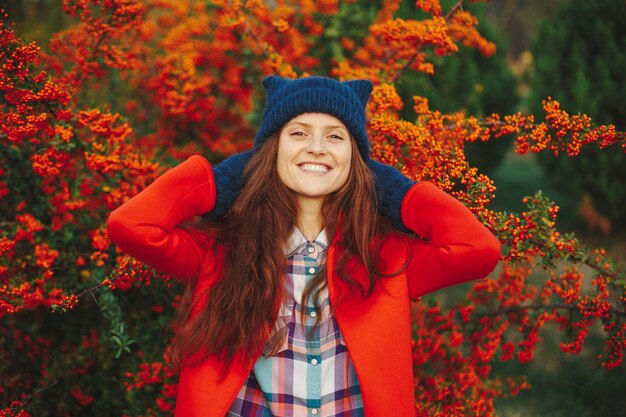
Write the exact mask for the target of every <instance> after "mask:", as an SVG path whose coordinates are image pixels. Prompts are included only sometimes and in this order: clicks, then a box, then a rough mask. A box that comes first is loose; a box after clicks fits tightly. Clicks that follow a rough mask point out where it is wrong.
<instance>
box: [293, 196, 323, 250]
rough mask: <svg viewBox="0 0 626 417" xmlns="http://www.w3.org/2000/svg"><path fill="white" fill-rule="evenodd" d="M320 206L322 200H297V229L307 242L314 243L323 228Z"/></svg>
mask: <svg viewBox="0 0 626 417" xmlns="http://www.w3.org/2000/svg"><path fill="white" fill-rule="evenodd" d="M322 204H323V200H322V199H318V198H315V199H312V198H303V197H300V198H298V228H299V229H300V231H301V232H302V234H303V235H304V236H305V237H306V238H307V239H308V240H309V241H314V240H315V238H316V237H317V236H318V235H319V234H320V232H321V231H322V228H323V227H324V217H323V216H322Z"/></svg>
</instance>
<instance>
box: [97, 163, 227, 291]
mask: <svg viewBox="0 0 626 417" xmlns="http://www.w3.org/2000/svg"><path fill="white" fill-rule="evenodd" d="M214 184H215V183H214V178H213V171H212V169H211V165H210V164H209V162H208V161H207V160H206V159H205V158H203V157H201V156H199V155H194V156H192V157H190V158H189V159H187V160H186V161H184V162H182V163H181V164H179V165H177V166H176V167H174V168H172V169H170V170H169V171H167V172H166V173H165V174H163V175H161V176H160V177H159V178H157V179H156V180H155V181H154V182H153V183H152V184H150V185H149V186H148V187H146V188H145V189H144V190H143V191H141V192H140V193H138V194H137V195H135V196H134V197H133V198H131V199H130V200H128V201H127V202H126V203H124V204H122V205H121V206H120V207H118V208H117V209H116V210H114V211H113V212H112V213H111V214H110V215H109V219H108V221H107V230H108V233H109V237H110V238H111V240H112V241H113V242H114V243H115V244H116V245H117V246H118V247H119V248H121V249H122V250H123V251H124V252H126V253H128V254H129V255H131V256H132V257H134V258H136V259H138V260H140V261H141V262H143V263H145V264H147V265H150V266H152V267H153V268H155V269H157V270H159V271H162V272H165V273H167V274H170V275H172V276H174V277H177V278H183V279H184V278H190V277H193V276H194V275H196V274H198V272H199V271H200V268H201V266H202V264H203V262H204V259H205V257H206V252H207V250H209V245H210V239H209V237H208V235H207V234H206V233H204V232H201V231H199V230H195V229H193V228H189V227H181V226H180V224H181V223H182V222H184V221H186V220H189V219H191V218H192V217H194V216H199V215H201V214H204V213H206V212H208V211H210V210H211V209H212V208H213V206H214V205H215V185H214Z"/></svg>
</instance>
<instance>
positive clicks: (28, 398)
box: [12, 380, 59, 416]
mask: <svg viewBox="0 0 626 417" xmlns="http://www.w3.org/2000/svg"><path fill="white" fill-rule="evenodd" d="M58 383H59V381H58V380H54V381H53V382H52V383H51V384H50V385H47V386H45V387H43V388H39V389H38V390H37V391H35V392H33V393H32V394H31V395H29V396H28V397H27V398H26V399H25V400H24V401H23V402H22V406H21V407H20V408H21V409H22V410H23V409H24V408H26V405H27V404H28V403H29V402H30V401H31V400H32V399H33V398H35V397H36V396H38V395H39V394H41V393H42V392H44V391H46V390H48V389H50V388H52V387H53V386H55V385H56V384H58ZM22 410H19V409H18V410H15V411H16V412H17V413H18V414H19V412H20V411H22ZM18 414H12V416H17V415H18Z"/></svg>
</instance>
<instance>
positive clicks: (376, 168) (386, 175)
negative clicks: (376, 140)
mask: <svg viewBox="0 0 626 417" xmlns="http://www.w3.org/2000/svg"><path fill="white" fill-rule="evenodd" d="M367 166H368V167H369V168H370V170H371V171H372V172H373V173H374V177H375V178H376V194H377V195H378V212H379V213H380V214H382V215H383V216H386V217H388V218H389V219H391V222H392V224H393V226H394V227H395V228H396V229H398V230H401V231H404V232H410V230H409V229H408V228H407V227H406V226H405V225H404V224H403V223H402V217H401V214H400V208H401V206H402V200H403V199H404V196H405V194H406V193H407V191H408V190H409V188H411V187H412V186H413V184H415V181H412V180H410V179H409V178H407V177H406V176H404V175H403V174H402V173H401V172H400V171H398V170H397V169H395V168H394V167H392V166H389V165H386V164H383V163H381V162H378V161H375V160H373V159H372V158H369V159H368V160H367Z"/></svg>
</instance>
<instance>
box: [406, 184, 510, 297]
mask: <svg viewBox="0 0 626 417" xmlns="http://www.w3.org/2000/svg"><path fill="white" fill-rule="evenodd" d="M401 210H402V211H401V216H402V222H403V223H404V225H405V226H406V227H407V228H409V229H410V230H412V231H413V232H415V233H417V234H418V235H419V236H421V237H422V238H424V239H426V241H424V240H421V239H417V238H412V239H410V243H409V248H408V251H409V253H408V254H407V256H409V257H410V262H409V264H408V266H407V277H408V280H409V293H410V296H411V298H415V297H419V296H421V295H424V294H427V293H429V292H432V291H435V290H437V289H440V288H444V287H448V286H451V285H454V284H459V283H461V282H465V281H470V280H473V279H479V278H484V277H486V276H487V275H488V274H489V273H490V272H491V271H493V269H494V268H495V267H496V265H497V264H498V261H499V260H500V256H501V254H500V242H499V241H498V239H497V238H496V237H495V236H494V235H493V234H492V233H491V232H490V231H489V229H487V228H486V227H485V226H484V225H483V224H482V223H481V222H480V221H479V220H478V219H477V218H476V217H474V214H473V213H472V212H471V211H469V209H468V208H467V207H465V206H464V205H463V204H462V203H461V202H460V201H458V200H457V199H455V198H454V197H452V196H451V195H449V194H447V193H445V192H444V191H442V190H440V189H439V188H437V187H436V186H435V185H433V184H432V183H430V182H428V181H420V182H418V183H416V184H415V185H414V186H412V187H411V188H410V189H409V191H408V192H407V194H406V195H405V196H404V199H403V200H402V208H401Z"/></svg>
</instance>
